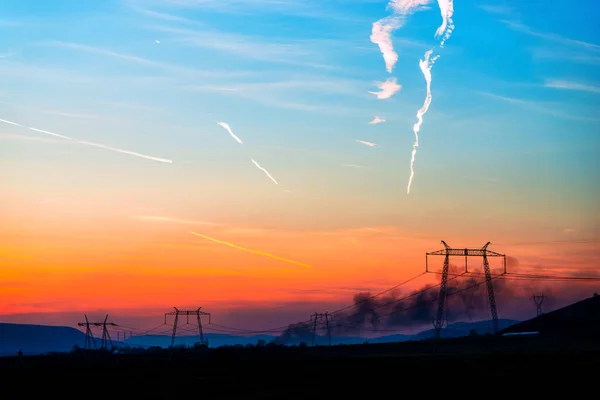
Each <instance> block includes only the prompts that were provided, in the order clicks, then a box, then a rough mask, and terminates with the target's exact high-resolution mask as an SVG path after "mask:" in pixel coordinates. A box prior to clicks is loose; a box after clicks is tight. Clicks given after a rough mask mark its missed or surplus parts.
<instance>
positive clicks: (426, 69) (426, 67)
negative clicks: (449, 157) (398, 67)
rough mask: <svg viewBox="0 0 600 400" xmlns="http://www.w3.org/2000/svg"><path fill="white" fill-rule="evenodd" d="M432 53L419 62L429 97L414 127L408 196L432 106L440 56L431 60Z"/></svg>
mask: <svg viewBox="0 0 600 400" xmlns="http://www.w3.org/2000/svg"><path fill="white" fill-rule="evenodd" d="M431 53H433V50H427V51H426V52H425V58H424V59H423V60H419V66H420V67H421V72H423V76H424V77H425V81H426V82H427V95H426V96H425V102H424V103H423V107H421V108H420V109H419V111H417V123H416V124H414V125H413V132H414V133H415V142H414V144H413V150H412V156H411V159H410V178H409V179H408V188H407V190H406V192H407V194H410V186H411V184H412V180H413V177H414V175H415V169H414V164H415V157H416V155H417V147H419V131H420V130H421V124H422V123H423V115H425V113H426V112H427V110H428V109H429V105H430V104H431V67H433V64H434V63H435V61H436V60H437V59H438V57H439V56H435V57H434V58H432V59H431V60H430V57H431Z"/></svg>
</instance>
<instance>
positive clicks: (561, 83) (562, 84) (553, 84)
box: [544, 79, 600, 93]
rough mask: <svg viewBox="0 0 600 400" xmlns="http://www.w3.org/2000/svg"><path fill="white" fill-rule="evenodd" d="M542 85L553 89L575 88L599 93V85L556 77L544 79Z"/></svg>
mask: <svg viewBox="0 0 600 400" xmlns="http://www.w3.org/2000/svg"><path fill="white" fill-rule="evenodd" d="M544 86H545V87H547V88H553V89H563V90H576V91H581V92H591V93H600V86H597V85H589V84H584V83H580V82H573V81H566V80H558V79H549V80H546V82H545V83H544Z"/></svg>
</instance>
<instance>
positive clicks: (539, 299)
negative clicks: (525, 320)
mask: <svg viewBox="0 0 600 400" xmlns="http://www.w3.org/2000/svg"><path fill="white" fill-rule="evenodd" d="M529 299H530V300H531V301H532V302H533V304H535V311H536V316H538V317H539V316H540V315H542V314H543V313H544V312H543V311H542V304H544V300H546V296H544V294H534V295H533V296H531V297H530V298H529Z"/></svg>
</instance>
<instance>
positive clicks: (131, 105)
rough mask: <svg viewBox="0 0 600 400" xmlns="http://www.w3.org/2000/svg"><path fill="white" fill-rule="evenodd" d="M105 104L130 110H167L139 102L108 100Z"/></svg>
mask: <svg viewBox="0 0 600 400" xmlns="http://www.w3.org/2000/svg"><path fill="white" fill-rule="evenodd" d="M105 104H107V105H110V106H113V107H120V108H127V109H130V110H139V111H152V112H164V111H165V110H162V109H160V108H156V107H150V106H146V105H143V104H137V103H122V102H107V103H105Z"/></svg>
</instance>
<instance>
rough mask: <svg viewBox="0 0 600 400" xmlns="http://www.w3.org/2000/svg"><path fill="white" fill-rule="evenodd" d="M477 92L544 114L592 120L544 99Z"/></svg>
mask: <svg viewBox="0 0 600 400" xmlns="http://www.w3.org/2000/svg"><path fill="white" fill-rule="evenodd" d="M477 93H478V94H480V95H483V96H486V97H490V98H493V99H496V100H501V101H504V102H507V103H511V104H515V105H519V106H521V107H523V108H526V109H529V110H532V111H537V112H541V113H544V114H549V115H552V116H554V117H558V118H564V119H571V120H575V121H589V120H590V118H586V117H581V116H579V115H574V114H572V113H569V112H565V111H564V107H562V108H558V107H553V106H552V105H555V106H556V105H557V104H556V103H554V104H552V103H548V102H543V101H533V100H524V99H520V98H516V97H507V96H501V95H497V94H494V93H489V92H477Z"/></svg>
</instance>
